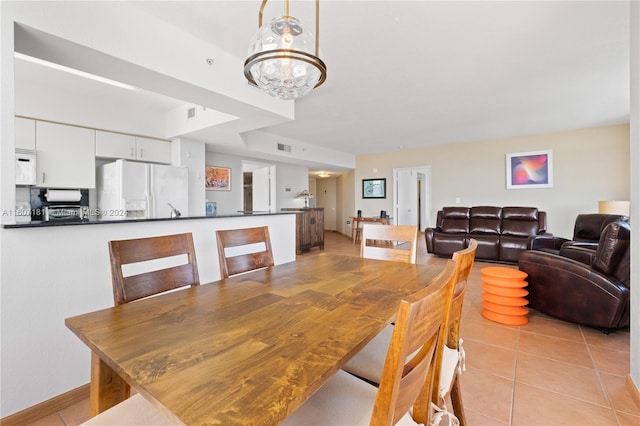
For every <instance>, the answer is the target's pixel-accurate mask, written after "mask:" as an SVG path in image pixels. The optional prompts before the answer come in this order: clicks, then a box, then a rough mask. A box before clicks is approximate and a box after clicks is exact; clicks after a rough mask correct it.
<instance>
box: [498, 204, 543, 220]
mask: <svg viewBox="0 0 640 426" xmlns="http://www.w3.org/2000/svg"><path fill="white" fill-rule="evenodd" d="M502 218H503V219H513V220H531V221H536V222H537V221H538V209H537V208H536V207H503V208H502Z"/></svg>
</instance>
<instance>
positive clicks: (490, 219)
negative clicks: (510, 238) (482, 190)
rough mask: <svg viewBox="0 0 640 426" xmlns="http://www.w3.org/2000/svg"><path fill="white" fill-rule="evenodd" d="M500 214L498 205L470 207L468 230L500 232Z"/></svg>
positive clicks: (487, 232) (483, 232)
mask: <svg viewBox="0 0 640 426" xmlns="http://www.w3.org/2000/svg"><path fill="white" fill-rule="evenodd" d="M501 216H502V208H500V207H489V206H481V207H471V211H470V212H469V217H470V219H469V232H471V233H472V234H475V233H481V234H496V235H497V234H500V232H501V229H500V223H501V222H502V218H501Z"/></svg>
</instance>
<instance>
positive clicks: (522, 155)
mask: <svg viewBox="0 0 640 426" xmlns="http://www.w3.org/2000/svg"><path fill="white" fill-rule="evenodd" d="M506 172H507V189H519V188H523V189H524V188H552V187H553V157H552V152H551V150H545V151H531V152H518V153H514V154H507V171H506Z"/></svg>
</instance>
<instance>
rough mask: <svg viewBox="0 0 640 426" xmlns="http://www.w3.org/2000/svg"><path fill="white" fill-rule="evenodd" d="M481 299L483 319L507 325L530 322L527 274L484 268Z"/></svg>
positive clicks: (498, 267)
mask: <svg viewBox="0 0 640 426" xmlns="http://www.w3.org/2000/svg"><path fill="white" fill-rule="evenodd" d="M480 272H481V273H482V282H484V285H482V286H481V287H480V288H481V289H483V290H484V293H482V295H481V297H482V298H483V299H484V300H483V302H482V311H481V312H480V313H481V314H482V316H483V317H485V318H486V319H488V320H491V321H495V322H499V323H501V324H507V325H525V324H527V323H528V322H529V319H528V318H527V314H528V313H529V311H528V310H527V308H525V306H526V305H527V304H528V303H529V302H528V301H527V299H525V296H526V295H528V294H529V292H528V291H527V290H525V289H524V287H526V286H527V282H526V281H525V278H527V273H526V272H522V271H520V270H518V269H513V268H504V267H501V266H491V267H488V268H482V269H481V270H480Z"/></svg>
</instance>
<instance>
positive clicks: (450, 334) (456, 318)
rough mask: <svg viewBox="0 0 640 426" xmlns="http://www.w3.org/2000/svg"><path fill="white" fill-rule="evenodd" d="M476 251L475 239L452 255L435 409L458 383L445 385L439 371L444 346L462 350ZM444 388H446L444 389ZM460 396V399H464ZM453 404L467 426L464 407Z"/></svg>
mask: <svg viewBox="0 0 640 426" xmlns="http://www.w3.org/2000/svg"><path fill="white" fill-rule="evenodd" d="M477 248H478V243H477V241H476V240H475V239H471V240H470V241H469V245H468V246H467V248H466V249H463V250H459V251H457V252H454V253H453V256H452V261H453V262H454V264H455V273H454V282H453V293H452V295H451V301H450V303H449V304H448V306H447V307H446V309H445V317H444V323H443V326H442V332H441V334H440V336H439V337H438V346H437V349H436V354H435V358H436V360H435V368H434V371H435V375H434V377H433V383H432V386H433V387H432V389H431V402H432V403H433V404H434V405H436V406H441V404H442V403H444V401H443V395H449V394H450V393H451V389H452V387H453V386H454V382H455V381H456V380H457V379H456V377H455V376H454V379H453V381H451V383H449V382H447V381H445V383H440V379H441V377H442V375H441V374H440V370H441V369H442V368H443V360H444V352H445V346H447V347H449V348H451V349H455V350H456V351H457V350H459V349H460V317H461V316H462V303H463V302H464V294H465V290H466V288H467V280H468V279H469V276H470V275H471V270H472V268H473V263H474V261H475V255H476V250H477ZM454 374H455V373H454ZM441 388H443V389H442V390H441ZM458 397H459V398H461V396H458ZM452 404H453V407H454V411H455V414H456V415H457V416H458V419H459V421H460V422H461V424H465V420H464V411H462V410H463V408H462V406H461V405H460V403H459V401H458V399H456V400H454V401H453V402H452Z"/></svg>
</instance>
